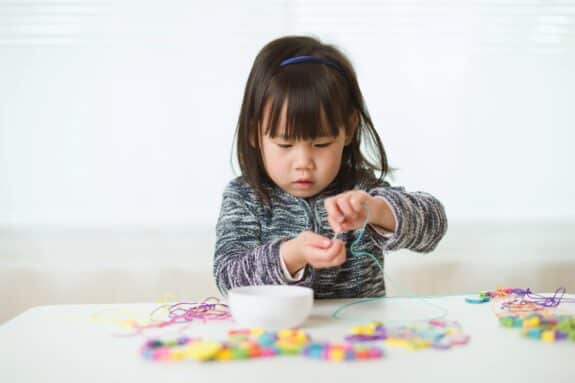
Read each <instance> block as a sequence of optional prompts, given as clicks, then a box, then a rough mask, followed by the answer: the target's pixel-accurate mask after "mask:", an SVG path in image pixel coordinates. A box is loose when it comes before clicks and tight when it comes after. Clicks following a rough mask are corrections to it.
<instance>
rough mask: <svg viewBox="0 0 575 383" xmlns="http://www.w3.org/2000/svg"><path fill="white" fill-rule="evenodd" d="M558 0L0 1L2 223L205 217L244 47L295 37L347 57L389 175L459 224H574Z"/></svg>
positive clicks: (227, 135)
mask: <svg viewBox="0 0 575 383" xmlns="http://www.w3.org/2000/svg"><path fill="white" fill-rule="evenodd" d="M34 4H36V5H34ZM561 4H562V5H560V6H558V5H557V4H555V2H547V1H526V0H523V1H515V2H509V1H506V2H499V1H479V2H477V1H470V0H468V1H410V2H402V1H382V2H377V1H367V2H361V3H356V2H352V1H317V0H316V1H305V2H304V1H287V0H286V1H246V2H236V1H216V2H188V1H174V0H172V1H166V2H155V1H130V0H122V1H114V2H103V1H102V2H99V1H92V2H82V1H64V2H58V3H53V2H38V3H22V4H16V3H15V2H2V3H0V21H1V22H0V31H1V33H0V225H1V226H4V227H9V228H17V227H20V228H22V227H23V228H27V227H47V226H49V227H52V228H53V227H75V228H78V227H88V228H90V227H95V226H96V227H115V226H121V227H126V226H127V227H139V226H152V227H179V228H181V227H191V226H206V225H213V224H214V222H215V220H216V218H217V212H218V207H219V200H220V195H221V191H222V188H223V186H224V185H225V183H226V182H227V181H228V180H229V179H230V178H231V177H232V176H233V173H232V170H231V167H230V156H231V149H232V148H231V144H232V137H233V131H234V128H235V123H236V119H237V114H238V111H239V105H240V102H241V96H242V91H243V86H244V83H245V80H246V78H247V74H248V71H249V68H250V65H251V63H252V60H253V58H254V56H255V54H256V53H257V51H258V50H259V49H260V48H261V46H262V45H263V44H264V43H266V42H267V41H269V40H271V39H273V38H275V37H278V36H280V35H284V34H294V33H311V34H314V35H316V36H319V37H321V38H323V39H324V40H325V41H326V42H330V43H335V44H336V45H338V46H340V47H341V48H342V49H343V50H344V51H345V52H347V53H348V54H349V56H350V57H351V59H352V61H353V62H354V63H355V65H356V69H357V71H358V74H359V80H360V85H361V86H362V88H363V90H364V93H365V97H366V99H367V104H368V107H369V109H370V111H371V113H372V114H373V117H374V120H375V123H376V126H377V128H378V129H379V131H380V133H381V135H382V137H383V140H384V143H385V146H386V148H387V151H388V153H389V157H390V160H391V164H392V165H393V166H395V167H397V168H399V171H398V172H397V173H396V179H395V181H394V182H395V183H398V184H404V185H406V186H407V187H408V188H410V189H421V190H427V191H430V192H432V193H434V194H436V195H437V196H438V197H440V198H441V199H442V200H443V202H444V203H445V205H446V207H447V209H448V213H449V216H450V218H451V219H452V220H455V221H457V220H465V221H469V220H476V219H482V220H485V221H491V220H517V219H521V220H523V219H531V220H537V219H540V218H546V219H552V220H557V219H559V220H572V219H573V218H575V198H573V197H574V196H575V181H574V180H573V178H572V177H570V174H571V173H572V172H571V169H570V168H571V165H572V164H573V163H574V161H573V160H574V155H573V154H572V153H571V151H570V146H571V142H572V141H573V140H574V139H575V133H574V130H573V129H572V128H573V126H575V125H574V123H575V115H574V113H573V101H572V98H573V95H574V92H575V72H573V70H572V68H575V38H574V27H573V22H574V17H575V3H574V2H573V1H563V2H562V3H561Z"/></svg>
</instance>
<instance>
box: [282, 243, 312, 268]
mask: <svg viewBox="0 0 575 383" xmlns="http://www.w3.org/2000/svg"><path fill="white" fill-rule="evenodd" d="M294 240H295V238H292V239H289V240H287V241H284V242H282V244H281V245H280V257H282V259H283V261H284V264H285V265H286V268H287V270H288V271H289V273H290V274H292V275H293V274H295V273H296V272H298V271H299V270H300V269H302V268H303V267H304V266H305V265H306V261H305V259H303V258H302V257H301V256H300V254H299V251H298V250H297V246H295V245H296V243H295V241H294Z"/></svg>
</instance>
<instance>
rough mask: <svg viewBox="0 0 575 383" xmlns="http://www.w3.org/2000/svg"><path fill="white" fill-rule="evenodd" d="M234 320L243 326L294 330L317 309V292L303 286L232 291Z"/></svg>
mask: <svg viewBox="0 0 575 383" xmlns="http://www.w3.org/2000/svg"><path fill="white" fill-rule="evenodd" d="M228 304H229V306H230V311H231V313H232V317H233V318H234V320H235V321H236V322H238V323H239V324H240V325H241V326H244V327H249V328H254V327H262V328H264V329H276V330H279V329H284V328H294V327H297V326H299V325H300V324H302V323H303V322H304V321H305V320H306V319H307V317H308V316H309V314H310V312H311V308H312V307H313V290H312V289H310V288H308V287H301V286H284V285H260V286H243V287H236V288H233V289H231V290H229V291H228Z"/></svg>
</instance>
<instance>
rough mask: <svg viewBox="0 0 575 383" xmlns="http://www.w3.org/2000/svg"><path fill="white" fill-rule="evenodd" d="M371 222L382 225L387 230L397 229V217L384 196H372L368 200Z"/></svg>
mask: <svg viewBox="0 0 575 383" xmlns="http://www.w3.org/2000/svg"><path fill="white" fill-rule="evenodd" d="M367 205H368V209H369V221H368V223H369V224H372V225H377V226H381V227H382V228H384V229H386V230H390V231H393V230H395V217H394V216H393V213H392V211H391V208H390V207H389V205H388V204H387V202H386V201H385V200H384V199H383V198H379V197H375V196H370V199H369V201H368V204H367Z"/></svg>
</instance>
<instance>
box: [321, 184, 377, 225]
mask: <svg viewBox="0 0 575 383" xmlns="http://www.w3.org/2000/svg"><path fill="white" fill-rule="evenodd" d="M373 199H374V198H373V197H372V196H371V195H369V194H368V193H367V192H365V191H363V190H351V191H348V192H345V193H341V194H338V195H335V196H333V197H329V198H326V199H325V201H324V206H325V209H326V210H327V221H328V223H329V225H330V226H331V229H332V230H333V231H334V232H335V233H342V232H344V231H350V230H356V229H359V228H361V227H362V226H363V224H364V223H365V220H366V218H367V208H369V207H371V205H373V202H374V201H373Z"/></svg>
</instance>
